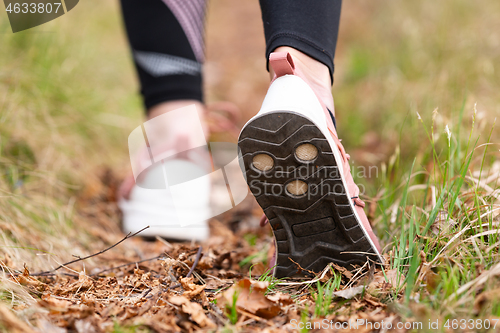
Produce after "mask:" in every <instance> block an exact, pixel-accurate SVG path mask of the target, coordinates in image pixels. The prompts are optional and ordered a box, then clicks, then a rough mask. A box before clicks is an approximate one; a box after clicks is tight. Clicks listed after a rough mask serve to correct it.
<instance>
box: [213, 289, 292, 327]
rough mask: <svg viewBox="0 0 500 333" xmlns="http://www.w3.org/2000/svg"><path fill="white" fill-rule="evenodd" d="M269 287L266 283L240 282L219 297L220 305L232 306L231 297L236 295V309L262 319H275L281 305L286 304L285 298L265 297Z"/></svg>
mask: <svg viewBox="0 0 500 333" xmlns="http://www.w3.org/2000/svg"><path fill="white" fill-rule="evenodd" d="M268 286H269V283H268V282H264V281H259V282H253V283H252V282H251V281H250V280H248V279H244V280H241V281H240V282H238V283H237V284H235V285H233V286H232V287H231V288H229V289H228V290H226V291H225V292H224V293H222V295H221V296H220V299H221V303H222V305H229V306H231V305H232V304H233V295H234V294H235V293H238V294H237V295H238V299H237V301H236V308H237V309H242V310H244V311H245V312H249V313H251V314H254V315H257V316H259V317H262V318H266V319H270V318H273V317H276V316H277V315H278V314H279V312H280V310H281V305H282V303H286V302H287V301H285V298H284V297H283V298H282V297H281V296H274V297H273V296H266V295H265V292H266V290H267V287H268Z"/></svg>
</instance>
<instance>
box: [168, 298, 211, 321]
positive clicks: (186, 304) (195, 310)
mask: <svg viewBox="0 0 500 333" xmlns="http://www.w3.org/2000/svg"><path fill="white" fill-rule="evenodd" d="M168 301H169V302H170V303H172V304H174V305H178V306H181V309H182V312H184V313H186V314H188V315H190V316H191V320H193V321H194V322H195V323H197V324H198V325H199V326H200V327H202V328H204V327H216V325H215V324H214V322H213V321H212V320H210V319H209V318H208V317H207V316H206V315H205V312H204V311H203V308H202V307H201V305H200V304H198V303H195V302H190V301H189V300H188V299H187V298H186V297H184V296H171V297H170V298H169V299H168Z"/></svg>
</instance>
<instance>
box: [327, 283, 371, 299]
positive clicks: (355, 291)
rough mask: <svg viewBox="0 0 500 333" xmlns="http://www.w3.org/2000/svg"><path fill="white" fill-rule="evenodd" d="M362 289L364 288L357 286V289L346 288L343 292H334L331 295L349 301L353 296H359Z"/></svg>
mask: <svg viewBox="0 0 500 333" xmlns="http://www.w3.org/2000/svg"><path fill="white" fill-rule="evenodd" d="M364 289H365V286H357V287H353V288H347V289H344V290H339V291H335V292H333V295H334V296H337V297H342V298H345V299H351V298H353V297H354V296H356V295H359V294H361V293H362V292H363V290H364Z"/></svg>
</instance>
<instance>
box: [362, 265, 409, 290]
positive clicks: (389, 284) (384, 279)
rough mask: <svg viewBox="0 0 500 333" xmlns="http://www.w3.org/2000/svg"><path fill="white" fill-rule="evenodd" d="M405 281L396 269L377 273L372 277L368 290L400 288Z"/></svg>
mask: <svg viewBox="0 0 500 333" xmlns="http://www.w3.org/2000/svg"><path fill="white" fill-rule="evenodd" d="M404 280H405V277H404V275H403V274H401V273H400V272H399V271H398V270H397V269H390V270H386V271H385V275H384V272H382V271H379V272H377V273H376V274H375V275H374V276H373V280H372V281H371V282H370V284H369V285H368V289H370V290H385V289H390V288H398V287H400V286H401V285H402V284H403V282H404Z"/></svg>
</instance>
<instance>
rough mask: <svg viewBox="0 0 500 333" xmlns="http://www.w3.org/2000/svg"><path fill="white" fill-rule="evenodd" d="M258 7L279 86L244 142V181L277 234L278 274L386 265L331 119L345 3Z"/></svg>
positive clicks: (278, 2)
mask: <svg viewBox="0 0 500 333" xmlns="http://www.w3.org/2000/svg"><path fill="white" fill-rule="evenodd" d="M260 3H261V7H262V18H263V21H264V30H265V35H266V43H267V50H266V56H268V60H269V63H268V65H269V68H270V72H271V79H272V82H271V85H270V87H269V89H268V92H267V95H266V97H265V99H264V102H263V103H262V107H261V109H260V111H259V112H258V113H257V115H256V116H254V117H252V119H250V120H249V122H247V124H246V125H245V126H244V127H243V129H242V131H241V133H240V137H239V140H238V146H239V148H240V151H241V159H242V165H243V166H244V168H243V172H244V173H245V176H246V180H247V183H248V184H249V186H250V190H251V192H252V193H253V194H254V196H255V198H256V200H257V202H258V203H259V204H260V206H261V207H262V209H263V211H264V213H265V215H266V217H267V220H268V222H269V223H270V224H271V227H272V229H273V234H274V237H275V240H276V242H275V244H276V252H275V258H276V262H275V263H276V265H275V268H274V274H275V276H277V277H286V276H288V277H290V276H293V275H294V274H304V273H305V272H306V271H307V272H311V271H314V272H320V271H322V270H323V269H324V268H325V266H326V265H328V264H329V263H330V262H334V263H336V264H338V265H342V266H345V267H348V268H350V269H353V268H355V267H356V266H362V265H364V264H365V263H366V261H367V260H371V261H374V262H382V261H383V259H382V257H381V255H380V246H379V244H378V240H377V238H376V237H375V235H374V234H373V232H372V229H371V226H370V224H369V222H368V219H367V218H366V214H365V213H364V210H363V208H364V206H365V204H364V202H363V201H362V200H361V199H360V198H359V195H360V192H359V188H358V186H357V185H356V184H355V183H354V181H353V178H352V175H351V172H350V165H349V159H350V157H349V155H348V154H347V153H346V152H345V149H344V147H343V146H342V144H341V142H340V140H339V138H338V137H337V132H336V128H335V118H334V116H333V97H332V94H331V85H332V82H333V69H334V67H333V57H334V53H335V46H336V45H335V44H336V40H337V34H338V27H339V18H340V7H341V1H340V0H318V1H316V0H315V1H311V2H307V3H305V2H303V1H299V0H261V1H260ZM283 170H286V172H284V171H283ZM265 221H266V220H265V219H262V220H261V224H265V223H266V222H265ZM297 264H298V265H299V267H300V269H299V268H298V267H297V266H298V265H297Z"/></svg>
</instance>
